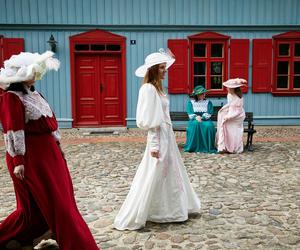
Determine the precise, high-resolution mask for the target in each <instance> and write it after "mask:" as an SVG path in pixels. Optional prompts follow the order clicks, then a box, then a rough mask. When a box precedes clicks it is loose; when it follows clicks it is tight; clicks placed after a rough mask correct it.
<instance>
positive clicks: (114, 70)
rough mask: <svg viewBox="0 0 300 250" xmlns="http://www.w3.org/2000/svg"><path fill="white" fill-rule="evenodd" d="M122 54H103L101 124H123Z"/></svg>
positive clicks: (101, 64)
mask: <svg viewBox="0 0 300 250" xmlns="http://www.w3.org/2000/svg"><path fill="white" fill-rule="evenodd" d="M120 66H121V56H120V55H105V56H101V63H100V67H101V70H100V71H101V88H100V89H101V96H100V103H101V113H100V118H101V124H103V125H122V122H123V121H122V118H123V115H122V110H123V108H122V105H123V103H122V84H121V67H120Z"/></svg>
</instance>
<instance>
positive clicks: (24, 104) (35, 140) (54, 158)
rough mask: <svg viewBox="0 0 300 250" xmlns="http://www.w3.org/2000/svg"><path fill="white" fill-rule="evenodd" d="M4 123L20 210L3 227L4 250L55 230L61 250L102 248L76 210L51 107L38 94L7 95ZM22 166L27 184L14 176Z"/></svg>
mask: <svg viewBox="0 0 300 250" xmlns="http://www.w3.org/2000/svg"><path fill="white" fill-rule="evenodd" d="M0 120H1V123H2V127H3V132H4V138H5V145H6V151H7V153H6V161H7V166H8V170H9V173H10V175H11V178H12V180H13V184H14V189H15V194H16V200H17V208H16V210H15V211H14V212H13V213H12V214H10V215H9V216H8V217H7V218H6V219H5V220H4V221H2V222H1V224H0V249H2V248H3V246H4V245H5V244H6V243H7V242H8V241H9V240H11V239H16V240H18V241H20V242H23V243H32V240H33V239H34V238H36V237H38V236H41V235H42V234H43V233H45V232H46V231H47V230H48V229H49V228H50V229H51V231H52V232H53V233H54V235H55V237H56V241H57V242H58V245H59V249H61V250H98V249H99V248H98V247H97V245H96V243H95V240H94V239H93V236H92V234H91V232H90V230H89V228H88V226H87V225H86V223H85V221H84V220H83V218H82V216H81V215H80V213H79V211H78V208H77V206H76V203H75V199H74V192H73V185H72V180H71V177H70V174H69V171H68V167H67V164H66V161H65V159H64V158H63V156H62V154H61V151H60V149H59V146H58V144H59V136H58V126H57V121H56V119H55V116H54V114H53V112H52V111H51V109H50V107H49V105H48V103H47V102H46V101H45V100H44V99H43V98H42V97H41V96H40V94H39V93H38V92H36V91H35V92H31V91H28V94H26V95H24V94H22V93H21V92H6V93H4V94H3V96H2V97H1V98H0ZM18 165H24V168H25V179H24V180H23V181H21V180H19V179H17V178H16V177H15V175H14V174H13V171H14V167H15V166H18Z"/></svg>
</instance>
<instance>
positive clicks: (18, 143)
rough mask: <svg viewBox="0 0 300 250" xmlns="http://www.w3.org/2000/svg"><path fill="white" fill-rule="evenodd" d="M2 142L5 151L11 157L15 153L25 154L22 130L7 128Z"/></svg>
mask: <svg viewBox="0 0 300 250" xmlns="http://www.w3.org/2000/svg"><path fill="white" fill-rule="evenodd" d="M4 142H5V147H6V151H7V153H9V155H10V156H11V157H15V156H16V155H25V134H24V130H18V131H12V130H8V131H7V132H6V134H4Z"/></svg>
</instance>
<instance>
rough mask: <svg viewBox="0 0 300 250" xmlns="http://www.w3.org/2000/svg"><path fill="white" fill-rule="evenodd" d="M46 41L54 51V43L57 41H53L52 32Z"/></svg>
mask: <svg viewBox="0 0 300 250" xmlns="http://www.w3.org/2000/svg"><path fill="white" fill-rule="evenodd" d="M47 43H49V45H50V48H51V51H52V52H54V53H55V52H56V44H57V42H56V41H55V39H54V36H53V35H52V34H51V36H50V38H49V41H47Z"/></svg>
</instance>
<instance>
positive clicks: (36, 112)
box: [9, 91, 53, 123]
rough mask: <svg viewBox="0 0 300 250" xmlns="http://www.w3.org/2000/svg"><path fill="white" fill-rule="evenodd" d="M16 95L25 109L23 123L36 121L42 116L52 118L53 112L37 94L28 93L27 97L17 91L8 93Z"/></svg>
mask: <svg viewBox="0 0 300 250" xmlns="http://www.w3.org/2000/svg"><path fill="white" fill-rule="evenodd" d="M9 92H12V93H14V94H16V95H17V96H18V97H19V98H20V99H21V101H22V102H23V104H24V107H25V122H26V123H27V122H28V121H29V120H38V119H39V118H41V117H42V116H44V117H53V112H52V110H51V108H50V106H49V104H48V103H47V102H46V100H45V99H44V98H43V97H42V96H41V95H40V94H39V93H38V92H37V91H34V92H31V91H28V94H27V95H24V94H22V93H21V92H17V91H9Z"/></svg>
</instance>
